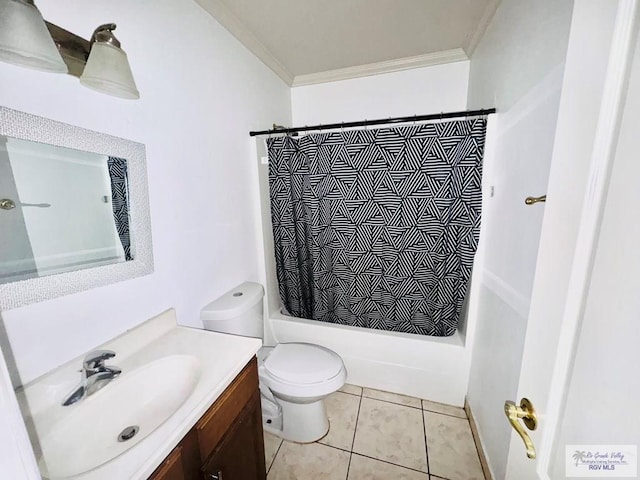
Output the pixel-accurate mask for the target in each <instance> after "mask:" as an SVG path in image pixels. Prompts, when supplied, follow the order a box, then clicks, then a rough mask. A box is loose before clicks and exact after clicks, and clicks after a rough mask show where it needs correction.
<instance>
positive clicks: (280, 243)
mask: <svg viewBox="0 0 640 480" xmlns="http://www.w3.org/2000/svg"><path fill="white" fill-rule="evenodd" d="M485 131H486V118H476V119H469V120H460V121H451V122H442V123H432V124H423V125H414V126H404V127H397V128H381V129H370V130H352V131H336V132H331V133H319V134H311V135H305V136H302V137H300V138H298V139H296V138H293V137H289V136H284V137H277V138H270V139H268V141H267V144H268V150H269V186H270V197H271V219H272V223H273V236H274V243H275V257H276V267H277V277H278V283H279V290H280V297H281V300H282V303H283V305H284V307H285V308H286V309H287V310H288V311H289V313H290V314H291V315H293V316H296V317H301V318H307V319H312V320H319V321H323V322H331V323H338V324H345V325H353V326H358V327H366V328H375V329H382V330H391V331H399V332H409V333H415V334H423V335H437V336H448V335H452V334H453V333H454V332H455V330H456V328H457V325H458V319H459V316H460V311H461V309H462V304H463V301H464V298H465V294H466V290H467V284H468V282H469V278H470V274H471V268H472V263H473V257H474V254H475V251H476V247H477V243H478V236H479V232H480V209H481V203H482V199H481V176H482V156H483V151H484V138H485Z"/></svg>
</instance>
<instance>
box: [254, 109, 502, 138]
mask: <svg viewBox="0 0 640 480" xmlns="http://www.w3.org/2000/svg"><path fill="white" fill-rule="evenodd" d="M492 113H496V109H495V108H485V109H481V110H464V111H461V112H442V113H431V114H429V115H414V116H412V117H395V118H380V119H378V120H361V121H359V122H342V123H328V124H326V125H322V124H320V125H312V126H306V125H305V126H304V127H294V128H285V127H280V126H278V125H276V124H275V123H274V124H273V129H272V130H260V131H258V132H249V136H251V137H257V136H259V135H271V134H275V133H296V132H310V131H313V130H331V129H334V128H350V127H368V126H369V125H385V124H389V123H408V122H422V121H424V120H444V119H445V118H457V117H477V116H480V115H490V114H492Z"/></svg>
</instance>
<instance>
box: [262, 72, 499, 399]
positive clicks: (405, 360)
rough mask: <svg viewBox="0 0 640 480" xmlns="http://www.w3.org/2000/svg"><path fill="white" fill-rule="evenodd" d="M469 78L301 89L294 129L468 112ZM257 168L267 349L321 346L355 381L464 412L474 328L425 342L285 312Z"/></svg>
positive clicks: (437, 76)
mask: <svg viewBox="0 0 640 480" xmlns="http://www.w3.org/2000/svg"><path fill="white" fill-rule="evenodd" d="M468 73H469V62H456V63H451V64H446V65H437V66H431V67H425V68H419V69H414V70H407V71H402V72H395V73H387V74H382V75H375V76H370V77H363V78H357V79H352V80H343V81H338V82H330V83H324V84H318V85H309V86H304V87H296V88H293V89H292V112H293V121H292V123H291V125H293V126H299V125H315V124H319V123H332V122H342V121H352V120H362V119H376V118H386V117H393V116H409V115H415V114H421V113H433V112H441V111H444V112H448V111H457V110H465V109H466V99H467V82H468ZM487 106H489V107H490V106H492V105H487ZM264 143H265V142H264V139H260V138H258V139H257V140H256V141H255V142H254V144H253V146H254V155H256V156H257V157H264V156H266V151H265V146H264ZM259 165H260V166H259V172H260V196H261V201H262V221H263V234H264V245H263V247H264V248H263V249H262V251H263V253H264V262H265V271H264V277H263V279H262V280H263V282H264V283H265V285H266V286H267V296H266V302H267V306H266V311H267V312H269V320H270V321H269V322H268V324H267V327H268V328H267V336H266V341H267V343H270V342H274V341H278V342H291V341H304V342H312V343H317V344H320V345H323V346H326V347H328V348H331V349H333V350H335V351H336V352H338V353H339V354H340V355H341V356H342V357H343V359H344V361H345V364H346V366H347V370H348V372H349V378H348V381H349V382H353V383H356V384H359V385H365V386H369V387H373V388H379V389H382V390H388V391H394V392H398V393H404V394H408V395H414V396H417V397H423V398H429V399H432V400H436V401H440V402H445V403H450V404H454V405H462V404H463V402H464V396H465V394H466V391H467V379H468V374H469V363H470V348H469V343H470V340H471V338H472V336H473V322H465V320H464V319H463V320H462V321H463V323H462V324H461V325H460V326H459V329H458V331H457V332H455V333H454V335H453V336H451V337H425V336H419V335H409V334H403V333H396V332H380V331H375V330H369V329H362V328H357V327H349V326H343V325H327V324H324V323H321V322H314V321H309V320H302V319H291V317H287V316H284V315H282V314H281V313H280V299H279V295H278V284H277V280H276V270H275V261H274V255H273V234H272V230H271V221H270V218H269V216H270V211H269V192H268V165H266V163H264V162H259ZM481 238H482V234H481ZM479 248H482V247H481V246H480V247H479Z"/></svg>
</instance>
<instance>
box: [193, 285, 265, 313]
mask: <svg viewBox="0 0 640 480" xmlns="http://www.w3.org/2000/svg"><path fill="white" fill-rule="evenodd" d="M263 296H264V289H263V288H262V285H260V284H259V283H254V282H244V283H242V284H240V285H238V286H237V287H235V288H232V289H231V290H229V291H228V292H227V293H225V294H224V295H222V296H220V297H218V298H217V299H215V300H214V301H213V302H210V303H208V304H207V305H205V306H204V307H203V308H202V310H200V319H201V320H209V321H211V320H214V321H215V320H229V319H230V318H234V317H237V316H238V315H242V314H243V313H245V312H246V311H248V310H250V309H251V308H252V307H254V306H255V305H256V304H257V303H259V302H262V297H263Z"/></svg>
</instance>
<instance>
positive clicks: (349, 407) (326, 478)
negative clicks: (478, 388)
mask: <svg viewBox="0 0 640 480" xmlns="http://www.w3.org/2000/svg"><path fill="white" fill-rule="evenodd" d="M326 407H327V414H328V416H329V422H330V424H331V428H330V430H329V433H328V434H327V435H326V436H325V437H324V438H322V439H321V440H319V441H318V442H316V443H311V444H306V445H300V444H297V443H291V442H283V441H282V440H280V439H279V438H276V437H274V436H272V435H269V434H265V456H266V462H267V472H268V475H267V479H268V480H378V479H380V480H389V479H393V480H443V479H444V480H484V476H483V474H482V467H481V466H480V460H479V458H478V452H477V450H476V446H475V443H474V442H473V437H472V435H471V428H470V426H469V421H468V420H467V416H466V414H465V412H464V410H463V409H461V408H457V407H452V406H450V405H443V404H440V403H434V402H430V401H428V400H420V399H419V398H412V397H406V396H404V395H397V394H394V393H388V392H381V391H378V390H372V389H369V388H360V387H356V386H353V385H345V386H344V387H343V388H342V389H341V390H340V391H339V392H336V393H334V394H333V395H331V396H330V397H329V398H327V400H326Z"/></svg>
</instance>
